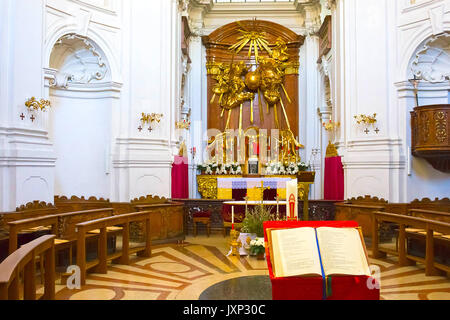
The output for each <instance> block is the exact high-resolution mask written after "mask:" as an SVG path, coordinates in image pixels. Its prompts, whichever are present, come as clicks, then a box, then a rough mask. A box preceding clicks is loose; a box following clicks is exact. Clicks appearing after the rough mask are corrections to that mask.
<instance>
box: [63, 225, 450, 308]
mask: <svg viewBox="0 0 450 320" xmlns="http://www.w3.org/2000/svg"><path fill="white" fill-rule="evenodd" d="M228 240H229V238H224V237H223V236H222V235H217V234H213V235H211V237H210V238H208V237H206V236H202V235H199V236H197V237H195V238H194V237H187V239H186V242H185V243H184V244H171V245H162V246H155V247H153V251H152V253H153V256H152V257H151V258H137V257H136V258H133V260H132V262H131V264H130V265H117V264H114V265H109V268H108V273H107V274H93V273H90V274H88V277H87V283H86V285H85V286H83V287H82V288H81V290H70V289H68V288H67V287H66V286H65V285H60V284H58V285H57V287H56V291H57V294H56V299H58V300H68V299H70V300H120V299H124V300H167V299H168V300H198V299H208V298H212V299H218V295H217V294H215V293H214V290H208V289H209V288H212V287H214V286H217V287H226V290H228V291H230V290H231V291H232V290H233V288H232V286H233V283H234V281H235V279H237V278H241V277H247V278H248V279H249V281H250V283H251V281H253V283H254V284H253V285H256V286H259V287H261V288H264V289H262V290H264V294H263V295H262V296H260V297H259V298H260V299H265V298H267V297H269V298H270V294H271V293H270V291H269V290H268V288H270V286H268V285H267V284H268V282H267V276H268V271H267V264H266V261H265V260H263V261H260V260H257V259H256V258H254V257H241V258H237V257H227V256H226V255H227V253H228V250H229V247H228V244H227V241H228ZM370 263H371V264H373V265H377V266H378V267H379V268H380V270H381V298H382V299H385V300H436V299H437V300H450V280H449V279H448V278H446V277H439V276H433V277H426V276H425V272H424V268H423V266H421V265H417V266H408V267H398V266H397V265H396V261H395V259H394V258H392V259H370ZM227 280H230V281H227ZM224 281H227V282H224ZM250 285H251V284H250ZM222 290H224V289H222ZM265 291H268V292H265ZM224 292H225V291H224ZM223 298H224V299H226V298H227V297H226V296H224V297H223Z"/></svg>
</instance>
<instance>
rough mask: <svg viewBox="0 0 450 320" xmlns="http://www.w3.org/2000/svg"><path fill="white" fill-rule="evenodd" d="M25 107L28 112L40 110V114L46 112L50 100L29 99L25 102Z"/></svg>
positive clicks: (49, 105)
mask: <svg viewBox="0 0 450 320" xmlns="http://www.w3.org/2000/svg"><path fill="white" fill-rule="evenodd" d="M25 106H26V107H27V108H28V111H31V110H36V111H37V110H41V111H42V112H45V111H47V107H48V108H50V107H51V106H52V105H51V102H50V100H44V99H41V100H40V101H37V100H36V98H35V97H31V99H29V100H28V101H27V102H25Z"/></svg>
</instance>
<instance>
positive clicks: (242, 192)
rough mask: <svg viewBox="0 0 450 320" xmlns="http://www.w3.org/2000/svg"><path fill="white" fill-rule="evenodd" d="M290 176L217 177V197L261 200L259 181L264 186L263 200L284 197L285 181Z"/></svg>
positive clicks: (288, 179)
mask: <svg viewBox="0 0 450 320" xmlns="http://www.w3.org/2000/svg"><path fill="white" fill-rule="evenodd" d="M291 180H292V178H229V177H228V178H217V194H218V199H234V200H238V201H240V200H244V197H245V196H248V197H249V200H253V201H258V200H261V190H260V189H258V188H261V182H262V183H263V187H264V188H268V189H267V190H264V196H263V199H264V200H275V198H276V196H277V195H278V196H279V197H280V199H285V198H286V182H288V181H291Z"/></svg>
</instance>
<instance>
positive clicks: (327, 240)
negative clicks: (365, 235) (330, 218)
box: [267, 227, 371, 277]
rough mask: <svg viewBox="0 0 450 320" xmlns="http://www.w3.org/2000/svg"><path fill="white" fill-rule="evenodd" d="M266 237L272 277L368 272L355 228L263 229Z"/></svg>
mask: <svg viewBox="0 0 450 320" xmlns="http://www.w3.org/2000/svg"><path fill="white" fill-rule="evenodd" d="M267 238H268V245H269V253H270V258H271V262H272V269H273V273H274V275H275V277H292V276H322V275H325V276H329V275H355V276H358V275H367V276H370V275H371V273H370V269H369V265H368V262H367V255H366V251H365V249H364V247H363V244H362V238H361V234H360V231H359V230H358V229H355V228H329V227H321V228H317V229H315V228H294V229H267Z"/></svg>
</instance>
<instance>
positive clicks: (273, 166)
mask: <svg viewBox="0 0 450 320" xmlns="http://www.w3.org/2000/svg"><path fill="white" fill-rule="evenodd" d="M266 174H272V175H279V174H286V168H285V167H284V165H283V164H282V163H281V162H271V163H269V164H268V165H267V168H266Z"/></svg>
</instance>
